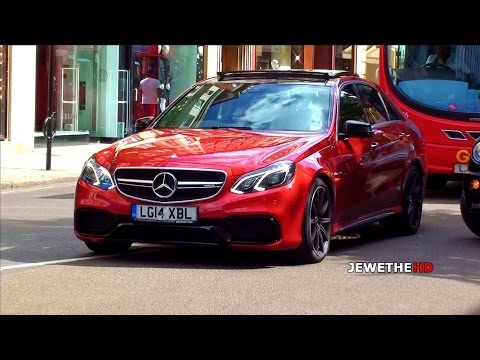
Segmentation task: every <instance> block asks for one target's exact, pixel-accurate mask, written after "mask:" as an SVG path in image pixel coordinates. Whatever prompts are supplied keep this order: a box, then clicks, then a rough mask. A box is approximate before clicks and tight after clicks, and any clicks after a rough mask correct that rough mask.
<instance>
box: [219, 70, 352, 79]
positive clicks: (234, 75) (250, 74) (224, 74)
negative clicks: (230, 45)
mask: <svg viewBox="0 0 480 360" xmlns="http://www.w3.org/2000/svg"><path fill="white" fill-rule="evenodd" d="M217 74H218V77H217V79H218V80H220V81H223V80H247V79H316V80H322V81H328V80H330V79H334V78H338V77H340V76H342V75H343V76H345V75H348V74H349V73H348V71H345V70H328V69H325V70H321V69H315V70H303V69H290V70H272V69H267V70H241V71H221V72H218V73H217Z"/></svg>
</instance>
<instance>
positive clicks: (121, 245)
mask: <svg viewBox="0 0 480 360" xmlns="http://www.w3.org/2000/svg"><path fill="white" fill-rule="evenodd" d="M85 245H87V247H88V248H89V249H90V250H92V251H93V252H94V253H95V254H117V253H122V252H126V251H128V249H130V246H132V243H131V242H118V243H117V242H115V243H110V242H108V243H94V242H88V241H85Z"/></svg>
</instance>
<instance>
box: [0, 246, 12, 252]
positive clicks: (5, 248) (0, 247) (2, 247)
mask: <svg viewBox="0 0 480 360" xmlns="http://www.w3.org/2000/svg"><path fill="white" fill-rule="evenodd" d="M13 248H14V247H13V246H0V251H3V250H8V249H13Z"/></svg>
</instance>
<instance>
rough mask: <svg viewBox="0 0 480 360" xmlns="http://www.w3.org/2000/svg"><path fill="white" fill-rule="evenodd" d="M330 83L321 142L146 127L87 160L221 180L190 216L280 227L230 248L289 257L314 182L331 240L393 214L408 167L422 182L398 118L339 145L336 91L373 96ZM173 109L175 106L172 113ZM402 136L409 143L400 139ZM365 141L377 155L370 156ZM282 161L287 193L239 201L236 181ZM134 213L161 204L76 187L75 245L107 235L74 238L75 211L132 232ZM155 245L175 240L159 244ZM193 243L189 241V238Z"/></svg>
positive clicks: (415, 135) (411, 139) (414, 144)
mask: <svg viewBox="0 0 480 360" xmlns="http://www.w3.org/2000/svg"><path fill="white" fill-rule="evenodd" d="M215 81H216V80H215V79H214V80H211V82H213V83H215ZM258 81H261V80H258ZM279 81H281V80H279ZM329 82H330V87H331V91H332V94H333V96H332V98H331V99H332V104H331V116H332V119H334V121H331V122H330V125H329V128H328V129H327V131H326V132H325V133H319V132H315V131H268V130H242V129H199V128H184V129H179V128H176V129H167V128H154V125H153V126H150V127H149V129H147V130H145V131H143V132H140V133H137V134H134V135H132V136H130V137H127V138H125V139H123V140H120V141H118V142H116V143H114V144H112V145H111V146H110V147H108V148H106V149H104V150H102V151H100V152H98V153H96V154H95V155H94V158H95V159H96V161H97V162H98V163H99V164H100V165H102V166H103V167H105V168H106V169H107V170H109V172H110V173H111V174H115V171H116V169H119V168H136V167H142V168H151V169H152V168H167V169H171V168H187V169H213V170H221V171H223V172H225V173H226V181H225V183H224V185H223V187H222V189H221V191H220V192H219V193H218V194H217V195H216V196H214V197H213V198H210V199H206V200H199V201H192V202H187V203H186V204H184V205H188V206H197V207H198V216H199V221H203V222H205V223H209V222H215V221H219V220H222V221H223V220H225V219H227V218H229V217H235V216H247V215H256V216H257V215H261V216H268V217H271V218H273V219H275V221H277V222H278V226H279V234H280V235H279V238H278V239H275V241H272V242H268V243H258V242H255V241H253V242H251V243H245V242H238V243H236V242H234V241H232V242H229V243H228V245H230V246H232V247H238V248H248V249H259V250H260V249H265V250H290V249H296V248H298V247H299V246H300V244H301V242H302V226H304V223H303V222H304V218H305V206H306V200H307V195H308V193H309V189H310V187H311V186H312V184H313V182H314V180H315V179H316V178H321V179H323V181H324V182H325V183H326V184H327V186H328V187H329V189H330V191H331V196H332V198H333V215H332V224H331V225H332V226H331V233H332V234H337V233H339V232H341V231H344V230H347V229H349V228H352V227H355V226H357V225H360V224H363V223H368V222H374V221H377V220H378V219H379V218H380V217H382V216H383V215H385V214H391V213H398V212H400V211H401V210H402V206H401V196H402V189H403V185H404V181H405V176H406V173H407V171H408V169H410V168H411V167H412V166H417V167H418V168H419V170H420V171H421V173H422V174H423V175H424V179H425V180H426V177H427V164H426V160H425V145H424V142H423V138H422V135H421V133H420V132H419V130H418V129H417V127H416V126H415V125H414V124H413V123H412V122H411V121H409V120H408V119H407V118H405V117H403V116H402V115H401V113H400V111H398V109H397V113H398V116H400V117H401V118H400V120H396V121H388V122H385V123H383V124H378V125H375V126H373V129H374V133H373V135H372V136H371V137H359V138H354V137H351V138H348V139H344V140H341V139H338V131H337V118H338V114H339V99H340V98H339V89H341V88H342V86H343V85H344V84H351V83H362V84H367V85H369V86H371V87H373V88H374V89H376V90H377V91H380V90H379V89H378V87H377V86H376V85H375V84H373V83H370V82H368V81H366V80H363V79H360V78H358V77H349V76H345V77H338V78H335V79H332V80H330V81H329ZM208 83H209V82H208V81H207V82H203V84H208ZM186 93H188V91H187V92H186ZM380 93H381V95H382V96H383V97H384V96H385V95H384V94H383V92H381V91H380ZM180 98H181V97H180ZM174 107H175V104H173V106H171V107H170V111H172V110H171V108H174ZM402 133H403V134H407V136H406V137H402V136H401V135H400V136H399V134H402ZM372 142H375V143H377V144H378V145H379V146H378V147H377V148H375V149H372V145H371V144H372ZM282 160H289V161H293V162H294V163H295V166H296V168H295V174H294V177H293V179H292V181H290V182H289V183H288V184H286V185H283V186H280V187H276V188H272V189H268V190H265V191H259V192H253V193H245V194H237V193H233V192H232V191H231V187H232V186H233V185H234V184H235V182H236V181H237V180H238V179H239V178H240V177H241V176H242V175H243V174H246V173H248V172H251V171H254V170H257V169H261V168H264V167H266V166H268V165H270V164H273V163H276V162H278V161H282ZM132 204H153V205H161V202H160V203H159V202H151V201H145V200H138V199H133V198H131V197H128V196H125V195H123V194H122V193H121V192H120V191H119V190H118V189H117V187H113V188H111V189H109V190H105V189H101V188H99V187H97V186H94V185H91V184H89V183H87V182H86V181H84V180H83V179H82V178H80V179H79V180H78V183H77V188H76V193H75V234H76V236H77V237H78V238H79V239H81V240H84V241H86V242H88V243H97V244H102V243H108V241H110V238H109V236H108V235H98V234H97V235H96V234H92V233H85V232H82V231H81V229H79V221H78V216H77V215H78V210H81V209H83V210H85V209H86V210H92V209H93V210H102V211H105V212H108V213H109V214H112V215H113V216H114V217H116V218H120V217H121V218H122V219H123V220H122V221H127V222H130V225H131V224H134V223H135V221H131V220H128V219H129V217H130V216H131V205H132ZM171 205H172V206H175V205H176V203H172V204H171ZM109 230H111V229H109ZM105 232H107V231H105ZM131 240H132V241H136V240H135V239H131ZM163 240H166V241H170V240H175V239H173V238H168V239H166V238H165V239H159V240H158V241H159V242H161V241H163ZM147 242H155V241H147ZM192 242H195V239H194V238H193V237H192Z"/></svg>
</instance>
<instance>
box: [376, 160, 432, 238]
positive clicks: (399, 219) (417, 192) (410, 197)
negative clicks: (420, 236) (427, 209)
mask: <svg viewBox="0 0 480 360" xmlns="http://www.w3.org/2000/svg"><path fill="white" fill-rule="evenodd" d="M422 209H423V176H422V174H421V173H420V171H419V170H418V169H417V168H416V167H415V166H413V167H411V168H410V170H409V171H408V174H407V176H406V178H405V184H404V187H403V193H402V212H401V213H400V214H398V215H394V216H391V217H389V218H387V219H384V220H381V221H380V225H382V226H383V227H384V228H386V229H387V230H388V231H392V232H395V233H398V234H400V235H413V234H415V233H416V232H417V231H418V228H419V227H420V222H421V220H422Z"/></svg>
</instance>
